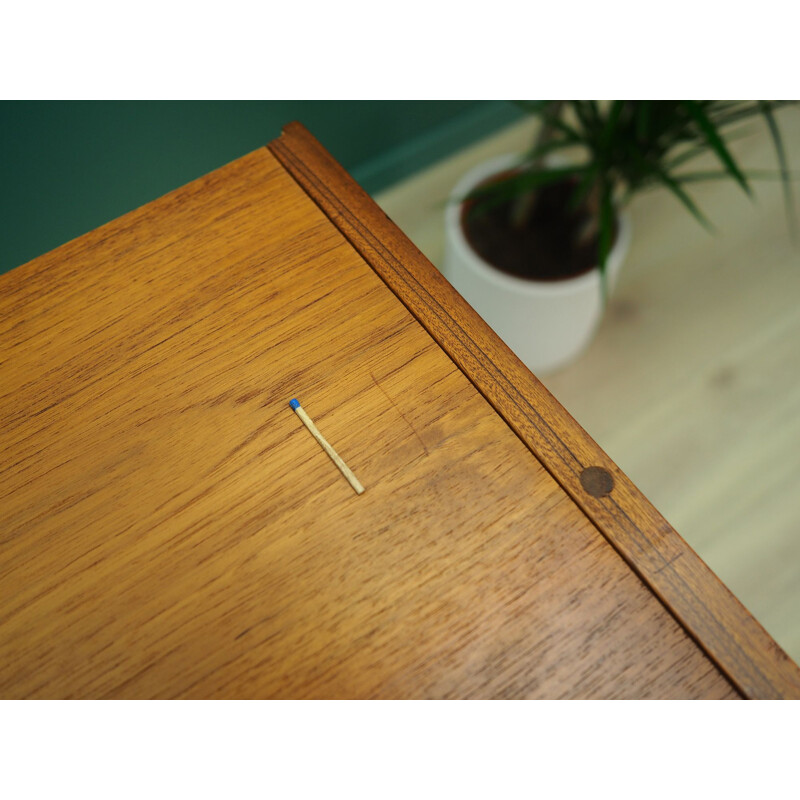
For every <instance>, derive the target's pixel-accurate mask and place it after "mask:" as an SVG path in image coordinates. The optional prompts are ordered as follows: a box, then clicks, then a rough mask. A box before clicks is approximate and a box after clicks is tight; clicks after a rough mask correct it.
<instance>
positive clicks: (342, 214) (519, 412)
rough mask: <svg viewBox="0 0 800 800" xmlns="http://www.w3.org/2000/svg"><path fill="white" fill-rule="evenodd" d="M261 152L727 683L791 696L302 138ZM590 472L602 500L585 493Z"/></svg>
mask: <svg viewBox="0 0 800 800" xmlns="http://www.w3.org/2000/svg"><path fill="white" fill-rule="evenodd" d="M270 147H271V149H272V152H273V153H275V155H276V156H277V157H278V158H279V159H280V160H281V162H282V163H283V164H284V165H285V166H286V168H287V169H288V170H289V171H290V172H291V173H292V175H293V176H294V177H295V178H296V180H298V182H300V183H301V185H302V186H303V187H304V188H305V189H306V191H307V192H308V193H309V195H310V196H311V197H312V198H313V199H314V200H315V201H316V202H317V203H318V204H319V205H320V207H321V208H322V209H323V210H324V211H325V213H326V214H327V215H328V216H329V217H330V218H331V219H332V220H333V221H334V222H335V223H336V225H337V226H338V227H339V229H340V230H341V231H342V232H343V233H344V234H345V236H347V238H348V240H349V241H350V242H351V243H352V244H353V246H354V247H355V248H356V249H357V250H358V252H359V253H361V255H362V256H363V257H364V258H365V259H366V260H367V261H368V262H369V263H370V264H371V266H372V267H373V269H375V270H376V272H377V273H378V274H379V275H380V276H381V277H382V278H383V280H384V281H385V282H386V284H387V285H388V286H389V287H390V288H391V289H392V290H393V291H394V292H395V293H396V294H397V295H398V297H399V298H400V299H401V300H402V301H403V302H404V303H405V305H406V306H407V307H408V308H409V310H410V311H411V312H412V313H413V314H414V316H415V317H416V319H418V320H419V321H420V323H421V324H422V325H423V326H425V328H426V329H427V330H428V331H429V332H430V333H431V335H432V336H433V337H434V339H436V341H437V342H438V343H439V344H440V345H441V347H442V348H443V349H444V350H445V351H446V352H447V353H448V354H449V355H450V356H451V358H452V359H453V360H454V362H455V363H456V364H458V365H459V366H460V367H461V369H463V370H464V372H465V373H466V374H467V375H469V376H470V379H471V380H472V382H473V383H474V385H475V386H476V388H478V389H479V390H480V392H481V393H482V394H483V395H484V396H485V397H486V398H487V399H488V400H489V402H490V403H491V404H492V405H493V407H494V408H495V409H496V410H497V411H498V412H499V413H500V414H501V415H502V416H503V418H504V419H505V420H506V421H507V422H508V423H509V425H511V427H512V428H513V429H514V430H515V431H516V433H517V434H518V435H519V436H520V438H521V439H522V440H523V441H524V442H525V443H526V445H527V446H528V447H529V448H530V450H531V451H532V452H533V453H534V454H535V455H536V456H537V458H539V460H540V461H541V463H542V464H543V465H544V466H545V467H546V468H547V470H548V471H549V472H550V473H551V474H552V475H553V476H554V478H555V479H556V480H557V481H558V483H559V484H560V485H561V486H562V487H563V488H564V490H565V491H566V492H568V493H569V495H570V496H571V497H572V498H573V499H574V500H575V502H576V503H577V504H578V505H579V506H580V507H581V508H582V509H583V510H584V511H585V513H586V514H587V515H588V516H589V517H590V518H591V519H592V520H593V521H594V522H595V524H596V525H597V526H598V528H599V529H600V530H601V531H602V533H603V535H604V536H605V537H606V539H607V540H608V541H609V542H610V543H611V544H612V545H613V546H614V548H615V549H616V550H617V551H618V552H619V553H620V554H621V555H622V557H623V558H624V559H625V560H626V561H627V562H628V564H630V566H631V567H632V568H633V569H634V570H635V571H636V573H637V574H638V575H640V576H641V577H642V579H643V580H644V581H645V582H646V583H647V585H648V586H650V587H651V588H652V590H653V591H654V592H655V593H656V594H657V595H658V597H659V598H660V599H661V600H662V601H663V602H664V604H665V605H666V607H667V608H669V609H670V611H671V613H673V614H674V615H675V617H676V618H677V619H678V620H679V621H680V622H681V624H682V625H683V626H684V627H685V629H686V630H687V631H688V632H689V633H690V634H691V635H692V636H693V637H694V638H695V639H696V640H697V642H698V643H700V645H701V646H702V647H703V649H704V650H705V651H706V652H707V653H708V654H709V656H710V657H711V658H712V659H713V660H714V661H715V662H716V663H717V664H718V665H719V667H720V668H721V669H722V670H723V672H724V673H725V674H726V675H727V676H728V677H729V678H730V680H731V681H732V682H733V683H734V685H736V686H737V688H738V689H739V690H740V691H741V692H742V693H743V694H744V695H745V696H746V697H752V698H779V697H792V698H797V697H800V669H798V667H797V665H796V664H795V663H794V662H793V661H792V660H791V659H790V658H789V657H788V656H787V655H786V654H785V653H784V652H783V650H781V648H780V647H779V646H778V645H777V644H776V643H775V642H774V640H773V639H772V638H771V637H770V636H769V634H767V633H766V631H764V629H763V628H762V626H761V625H760V624H759V623H758V622H757V621H756V620H755V619H754V618H753V617H752V616H751V615H750V614H749V613H748V612H747V610H746V609H745V608H744V606H742V604H741V603H740V602H739V601H738V600H737V599H736V598H735V597H734V596H733V594H731V592H730V591H728V589H727V588H726V587H725V586H724V584H722V583H721V581H719V579H718V578H717V577H716V576H715V575H714V574H713V572H712V571H711V570H710V569H709V568H708V567H707V566H706V564H705V563H704V562H703V561H702V560H701V559H700V558H699V557H698V556H697V554H696V553H695V552H694V551H693V550H692V549H691V548H690V547H689V546H688V545H687V544H686V542H685V541H684V540H683V539H682V538H681V537H680V536H679V535H678V534H677V533H676V532H675V530H674V529H673V528H672V527H671V526H670V525H669V524H668V523H667V522H666V520H664V518H663V517H662V516H661V515H660V514H659V513H658V512H657V511H656V509H655V508H653V506H652V505H651V504H650V503H649V502H648V501H647V499H646V498H645V497H644V496H643V495H642V494H641V492H640V491H639V490H638V489H637V488H636V487H635V486H634V484H633V483H632V482H631V481H630V480H629V479H628V478H627V476H626V475H625V474H624V473H622V471H621V470H620V469H619V468H618V467H617V466H616V465H615V464H614V463H613V462H612V461H611V459H609V458H608V456H607V455H606V454H605V453H604V452H603V451H602V450H601V449H600V448H599V447H598V446H597V444H596V443H595V442H594V441H593V440H592V439H591V438H590V437H589V436H588V435H587V434H586V433H585V431H583V429H582V428H581V427H580V426H579V425H578V424H577V423H576V422H575V420H573V419H572V417H571V416H570V415H569V414H568V413H567V412H566V411H565V410H564V409H563V407H561V405H560V404H559V403H558V402H557V401H556V400H555V398H553V396H552V395H551V394H550V393H549V392H548V391H547V390H546V389H545V387H544V386H543V385H542V384H541V383H540V382H539V381H538V380H537V379H536V378H535V377H534V376H533V375H532V374H531V373H530V371H529V370H527V369H526V368H525V366H524V365H523V364H522V363H521V362H520V361H519V359H518V358H517V357H516V356H515V355H514V354H513V353H512V352H511V350H510V349H509V348H508V347H506V346H505V345H504V344H503V342H501V341H500V340H499V339H498V337H497V336H496V335H495V334H494V333H493V331H492V330H491V329H490V328H489V327H488V326H487V325H486V323H484V322H483V320H482V319H481V318H480V317H479V316H478V315H477V314H476V313H475V312H474V311H473V309H472V308H471V307H470V306H469V305H468V304H467V303H466V302H465V301H464V300H463V298H461V297H460V296H459V295H458V294H457V293H456V292H455V291H454V290H453V289H452V287H451V286H450V285H449V284H448V283H447V281H446V280H445V279H444V278H443V277H442V276H441V275H440V274H439V273H438V272H437V271H436V270H435V268H433V267H432V265H431V264H430V263H429V262H428V261H427V259H425V257H424V256H423V255H422V254H421V253H420V252H419V251H418V250H417V249H416V247H415V246H414V245H413V244H412V243H411V242H410V241H409V240H408V238H407V237H405V236H404V235H403V233H402V232H401V231H400V230H399V229H398V228H397V227H396V226H395V225H394V224H393V223H392V222H391V220H389V219H388V217H386V215H385V214H384V213H383V212H382V211H381V210H380V209H379V208H378V207H377V206H376V205H375V204H374V203H373V202H372V201H371V200H370V198H369V197H368V196H367V195H366V193H364V192H363V191H362V190H361V189H360V187H358V185H357V184H355V182H354V181H353V180H352V178H350V176H349V175H347V173H346V172H345V171H344V170H343V169H342V168H341V167H340V166H339V165H338V164H337V163H336V162H335V160H334V159H333V158H332V157H331V156H330V155H329V154H328V153H327V152H326V151H325V150H324V148H322V147H321V146H320V145H319V143H318V142H316V140H315V139H314V138H313V137H312V136H311V135H310V134H309V133H308V131H306V130H305V129H304V128H303V127H302V126H300V125H298V124H292V125H291V126H287V128H286V129H285V130H284V134H283V136H282V137H281V138H280V139H279V140H276V141H275V142H273V143H272V144H271V145H270ZM591 467H600V468H602V469H604V470H606V471H607V472H608V473H610V475H611V476H612V478H613V484H614V488H613V491H611V492H610V493H608V494H605V495H602V496H599V497H596V496H593V495H592V494H589V493H588V492H587V491H585V489H584V487H583V486H582V484H581V475H582V474H583V473H584V470H586V469H587V468H591Z"/></svg>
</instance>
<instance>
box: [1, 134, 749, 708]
mask: <svg viewBox="0 0 800 800" xmlns="http://www.w3.org/2000/svg"><path fill="white" fill-rule="evenodd" d="M0 320H2V322H0V369H2V396H0V453H2V456H0V459H1V460H0V474H2V482H0V532H1V533H0V696H2V697H101V698H102V697H119V698H124V697H736V696H737V694H736V692H735V691H734V690H733V688H732V687H731V686H730V684H729V683H728V682H727V681H726V680H725V679H724V678H723V677H722V676H721V675H720V673H719V671H718V670H717V669H716V668H715V667H714V665H713V664H712V663H711V662H710V661H709V660H708V659H707V658H706V656H705V655H704V654H703V653H702V652H701V651H700V650H699V648H698V647H697V646H696V645H695V643H694V642H693V641H691V639H690V638H689V637H688V636H687V635H686V633H685V631H683V629H682V628H681V627H680V626H679V625H678V624H677V623H676V622H675V620H674V619H673V618H672V617H671V616H670V615H669V614H668V613H667V612H666V611H665V609H664V608H663V606H662V605H661V604H660V603H659V602H658V600H657V599H656V598H655V597H654V596H653V595H652V593H651V592H650V591H648V589H647V588H646V587H645V586H644V585H643V584H642V583H641V581H640V580H639V579H638V578H637V577H636V576H635V575H634V574H633V573H632V572H631V571H630V569H629V568H628V567H627V566H626V565H625V564H624V562H623V561H622V560H621V559H620V558H619V556H618V555H617V553H615V552H614V550H613V549H612V548H611V547H610V546H609V544H608V543H607V542H606V540H605V539H604V538H603V537H602V536H601V535H600V534H599V533H598V531H597V529H596V528H595V526H594V525H592V524H591V522H590V521H589V520H588V519H587V517H586V516H585V515H584V514H583V513H582V512H581V511H580V509H579V508H578V507H577V506H576V505H575V504H574V502H573V501H572V500H571V499H570V498H569V497H568V496H566V495H565V494H564V492H563V491H562V489H561V488H560V487H559V485H558V484H557V483H556V482H555V481H554V480H553V479H552V477H551V476H550V475H549V474H548V473H547V472H546V471H545V470H544V469H543V468H542V466H541V465H540V464H539V462H538V461H537V460H536V459H535V458H533V457H532V456H531V455H530V453H529V451H528V450H527V448H526V447H525V445H524V444H523V443H522V442H521V441H520V439H519V438H518V437H517V436H516V435H515V434H514V433H513V431H512V430H511V429H510V428H509V427H508V426H507V424H506V423H505V422H504V421H503V420H502V419H501V417H500V416H498V415H497V414H496V413H495V411H494V410H493V409H492V408H491V406H490V405H489V404H488V403H487V402H486V401H485V399H484V398H483V397H482V396H481V395H480V394H479V393H478V392H477V391H476V389H475V387H474V386H473V385H472V384H471V383H470V381H469V380H468V379H467V378H466V377H465V375H464V374H463V373H462V372H461V370H459V369H458V368H457V367H456V366H455V365H454V364H453V362H452V361H451V360H450V358H448V356H447V355H446V354H445V353H444V352H443V351H442V349H441V348H440V347H439V346H438V344H437V343H436V342H435V341H434V340H433V339H432V338H431V337H430V336H429V334H428V333H427V332H426V331H425V330H424V329H423V328H422V327H421V326H420V325H419V324H418V323H417V322H416V321H415V320H414V318H413V317H412V316H411V314H409V312H408V311H407V309H406V308H405V307H404V306H403V305H402V304H401V303H400V302H399V300H398V299H397V297H395V295H394V294H393V293H392V292H390V291H389V290H388V289H387V288H386V286H385V285H384V283H383V282H382V281H381V280H380V279H379V278H378V276H377V275H376V274H375V273H374V271H373V270H372V269H371V268H370V267H369V265H367V264H366V263H365V262H364V261H363V259H362V258H361V257H360V256H359V255H358V254H357V253H356V252H355V250H354V249H353V248H352V247H351V246H350V245H349V244H348V243H347V241H346V240H345V239H344V237H343V236H342V235H341V233H340V232H339V231H338V230H337V229H336V227H335V226H334V225H333V224H332V223H331V222H330V221H329V220H328V219H327V218H326V217H325V216H324V215H323V214H322V213H321V212H320V211H319V210H318V209H317V207H316V206H315V205H314V204H313V203H312V202H311V201H310V200H309V198H308V197H307V196H306V195H305V193H304V192H303V191H302V190H301V189H300V188H299V187H298V185H297V184H296V183H295V182H294V180H292V179H291V178H290V177H289V176H288V174H287V173H286V172H285V171H284V169H283V168H282V167H281V166H280V165H279V164H278V163H277V161H276V160H275V159H274V158H273V157H272V156H271V155H270V154H269V152H268V151H267V150H265V149H264V150H260V151H258V152H256V153H253V154H251V155H249V156H246V157H244V158H242V159H240V160H239V161H237V162H235V163H233V164H231V165H229V166H227V167H225V168H223V169H221V170H219V171H217V172H215V173H212V174H211V175H208V176H206V177H205V178H202V179H201V180H199V181H195V182H194V183H192V184H190V185H188V186H186V187H184V188H182V189H180V190H178V191H177V192H173V193H172V194H170V195H167V196H166V197H164V198H162V199H160V200H158V201H156V202H155V203H151V204H150V205H148V206H146V207H144V208H142V209H139V210H138V211H135V212H133V213H131V214H128V215H126V216H125V217H123V218H121V219H119V220H116V221H115V222H112V223H110V224H109V225H106V226H104V227H103V228H100V229H98V230H97V231H94V232H93V233H91V234H88V235H87V236H84V237H81V238H80V239H78V240H76V241H74V242H71V243H69V244H67V245H65V246H64V247H62V248H59V249H58V250H56V251H54V252H52V253H50V254H48V255H46V256H43V257H41V258H39V259H36V260H35V261H33V262H31V263H29V264H27V265H25V266H23V267H20V268H18V269H16V270H14V271H12V272H11V273H9V274H7V275H5V276H3V278H2V280H0ZM295 395H297V396H299V397H301V398H302V400H303V403H304V406H305V407H306V409H307V411H308V412H309V414H310V415H311V416H312V417H313V418H314V419H315V420H316V421H317V422H318V423H319V424H320V426H324V430H325V432H326V435H327V436H329V437H330V438H331V440H332V441H335V442H336V444H337V449H338V450H339V452H340V453H341V454H342V456H343V457H344V458H345V459H346V460H347V461H348V463H349V464H350V465H351V466H352V467H353V469H354V470H355V471H356V473H357V474H359V476H361V477H362V479H363V481H364V483H365V485H367V486H368V487H369V488H368V490H367V491H366V492H365V493H364V494H363V495H361V496H360V497H359V496H356V495H355V494H354V493H353V491H352V489H351V488H350V487H349V486H348V484H347V483H346V482H345V481H344V480H343V479H342V477H341V475H340V474H339V472H338V470H337V469H336V468H335V466H334V465H333V464H332V463H331V462H330V460H329V458H328V457H327V455H326V454H325V453H324V452H322V450H321V449H320V448H319V446H318V445H317V443H316V442H315V441H314V440H313V438H312V437H311V436H309V435H308V432H307V431H306V430H305V428H304V427H303V426H302V424H301V422H300V420H299V419H298V418H297V417H296V416H295V414H294V413H292V411H291V409H290V408H289V406H288V400H289V398H291V397H293V396H295ZM301 467H302V469H303V473H304V478H305V479H304V480H303V481H298V480H297V479H296V475H297V470H299V469H300V468H301Z"/></svg>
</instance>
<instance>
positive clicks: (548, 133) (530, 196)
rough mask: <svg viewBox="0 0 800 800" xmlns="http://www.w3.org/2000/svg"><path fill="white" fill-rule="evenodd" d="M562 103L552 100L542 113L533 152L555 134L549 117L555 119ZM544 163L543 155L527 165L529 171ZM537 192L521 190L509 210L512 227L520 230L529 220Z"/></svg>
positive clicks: (538, 167) (536, 151) (540, 166)
mask: <svg viewBox="0 0 800 800" xmlns="http://www.w3.org/2000/svg"><path fill="white" fill-rule="evenodd" d="M563 105H564V101H563V100H554V101H553V102H552V103H551V104H550V107H549V109H548V113H546V114H543V115H542V127H541V128H540V129H539V133H538V135H537V137H536V141H535V142H534V146H533V152H534V153H538V152H539V150H540V149H541V148H542V147H543V146H544V145H545V144H547V143H548V142H549V141H550V140H551V139H552V138H553V136H555V133H556V130H557V129H556V128H555V126H554V125H552V124H551V123H550V119H549V118H550V117H552V118H554V119H557V118H558V115H559V114H560V113H561V108H562V106H563ZM543 165H544V156H543V155H538V156H536V157H535V158H534V159H533V160H532V161H531V163H530V165H529V166H528V169H529V170H531V171H534V170H537V169H541V168H542V166H543ZM537 198H538V193H537V191H536V189H530V190H529V191H527V192H522V193H521V194H520V195H519V196H518V197H517V198H516V199H515V200H514V202H513V203H512V204H511V212H510V214H509V222H510V224H511V227H512V228H516V229H517V230H521V229H522V228H524V227H525V226H526V225H527V224H528V222H529V221H530V218H531V216H532V215H533V211H534V209H535V208H536V200H537Z"/></svg>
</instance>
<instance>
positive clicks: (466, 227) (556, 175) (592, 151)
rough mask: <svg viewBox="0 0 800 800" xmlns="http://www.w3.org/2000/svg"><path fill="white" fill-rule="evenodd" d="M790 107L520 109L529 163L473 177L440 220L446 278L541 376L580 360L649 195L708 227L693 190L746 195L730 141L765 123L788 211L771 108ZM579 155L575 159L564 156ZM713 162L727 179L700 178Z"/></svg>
mask: <svg viewBox="0 0 800 800" xmlns="http://www.w3.org/2000/svg"><path fill="white" fill-rule="evenodd" d="M786 102H788V101H717V100H705V101H703V100H698V101H695V100H675V101H633V100H613V101H610V102H608V103H599V102H596V101H591V100H570V101H566V100H550V101H523V102H522V103H520V105H521V106H522V107H523V108H524V109H525V110H526V111H528V112H530V113H532V114H534V115H536V116H537V117H539V118H540V120H541V127H540V130H539V134H538V137H537V139H536V141H535V142H534V145H533V147H532V149H531V150H530V152H529V153H527V154H525V155H523V156H503V157H500V158H499V159H494V160H492V161H490V162H486V163H484V164H481V165H479V166H478V167H476V168H475V169H474V170H472V171H471V172H469V173H467V174H466V175H465V176H464V177H463V178H462V180H461V181H460V182H459V183H458V185H457V186H456V187H455V189H454V190H453V193H452V195H451V202H450V203H449V204H448V207H447V210H446V222H445V258H444V262H443V272H444V274H445V276H446V277H447V278H448V279H449V280H450V282H451V283H452V284H453V285H454V286H455V288H456V289H457V290H458V291H459V292H460V293H461V294H462V295H463V296H464V297H465V298H466V300H467V301H468V302H469V303H471V304H472V305H473V307H474V308H475V310H476V311H477V312H478V313H479V314H481V316H483V317H484V319H486V321H487V322H488V323H489V324H490V325H491V326H492V327H493V328H494V330H495V331H496V332H497V334H498V335H499V336H500V337H501V338H502V339H503V340H505V342H506V343H507V344H508V345H509V346H510V347H511V348H512V349H513V350H514V351H515V352H516V353H517V355H518V356H519V357H520V358H521V359H522V360H523V361H524V362H525V363H526V364H527V365H528V367H530V369H531V370H533V371H534V372H541V373H543V372H548V371H552V370H554V369H557V368H559V367H561V366H563V365H565V364H567V363H568V362H570V361H572V360H573V359H574V358H575V357H576V356H577V355H578V354H580V352H581V351H582V350H583V349H584V348H585V347H586V346H587V345H588V343H589V342H590V341H591V338H592V336H593V334H594V332H595V330H596V328H597V326H598V324H599V322H600V319H601V316H602V311H603V309H604V306H605V301H606V298H607V297H608V295H609V293H610V291H611V290H612V289H613V286H614V283H615V281H616V278H617V276H618V274H619V270H620V267H621V266H622V262H623V260H624V257H625V253H626V251H627V249H628V245H629V242H630V237H631V226H630V219H629V217H628V215H627V213H626V211H625V208H626V206H627V204H628V203H629V202H630V200H631V198H632V197H634V196H635V195H636V194H637V193H638V192H640V191H643V190H645V189H648V188H652V187H657V186H662V187H666V188H667V189H668V190H669V191H670V192H672V193H673V194H674V195H675V197H676V198H677V200H679V201H680V202H681V203H682V204H683V205H684V206H685V207H686V209H687V210H688V211H689V212H691V213H692V214H693V215H694V216H695V218H696V219H697V220H698V221H699V222H701V223H702V224H703V225H705V226H707V227H710V225H709V223H708V221H707V220H706V217H705V216H704V215H703V213H702V212H701V211H700V209H699V208H698V207H697V206H696V205H695V203H694V201H693V200H692V198H691V196H690V194H689V192H688V191H687V184H690V183H692V182H694V181H699V180H710V179H714V178H729V179H731V180H734V181H735V182H736V183H738V184H739V186H741V188H742V189H743V190H744V191H745V192H747V193H748V194H749V193H750V191H751V190H750V183H749V180H750V179H753V178H757V177H768V175H767V174H766V173H758V174H755V173H748V174H745V172H743V171H742V169H741V168H740V167H739V165H738V164H737V163H736V161H735V159H734V158H733V156H732V155H731V153H730V150H729V147H728V142H729V141H730V140H731V139H733V138H734V137H735V136H737V135H739V133H740V130H739V128H738V127H737V123H740V122H742V121H744V120H746V119H749V118H751V117H753V116H756V115H760V116H761V117H763V119H764V120H765V121H766V124H767V126H768V128H769V131H770V134H771V136H772V139H773V142H774V145H775V149H776V153H777V157H778V163H779V168H780V169H779V173H770V174H769V177H774V176H775V174H779V175H780V177H781V178H782V180H783V184H784V192H785V199H786V207H787V213H788V215H789V217H790V219H791V218H792V195H791V186H790V183H789V172H788V167H787V164H786V158H785V153H784V148H783V144H782V141H781V136H780V131H779V128H778V125H777V123H776V120H775V116H774V112H775V110H776V108H778V107H779V106H781V105H784V104H785V103H786ZM576 152H577V153H578V154H579V157H578V158H574V157H573V158H571V159H569V160H567V159H566V158H564V155H565V154H569V153H571V154H573V155H574V154H575V153H576ZM708 152H711V153H713V154H714V156H715V158H716V160H717V161H718V162H719V168H718V169H714V170H710V171H709V170H705V171H697V170H695V171H692V170H691V164H690V162H691V161H692V160H693V159H695V158H697V157H698V156H700V155H702V154H703V153H708Z"/></svg>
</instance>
